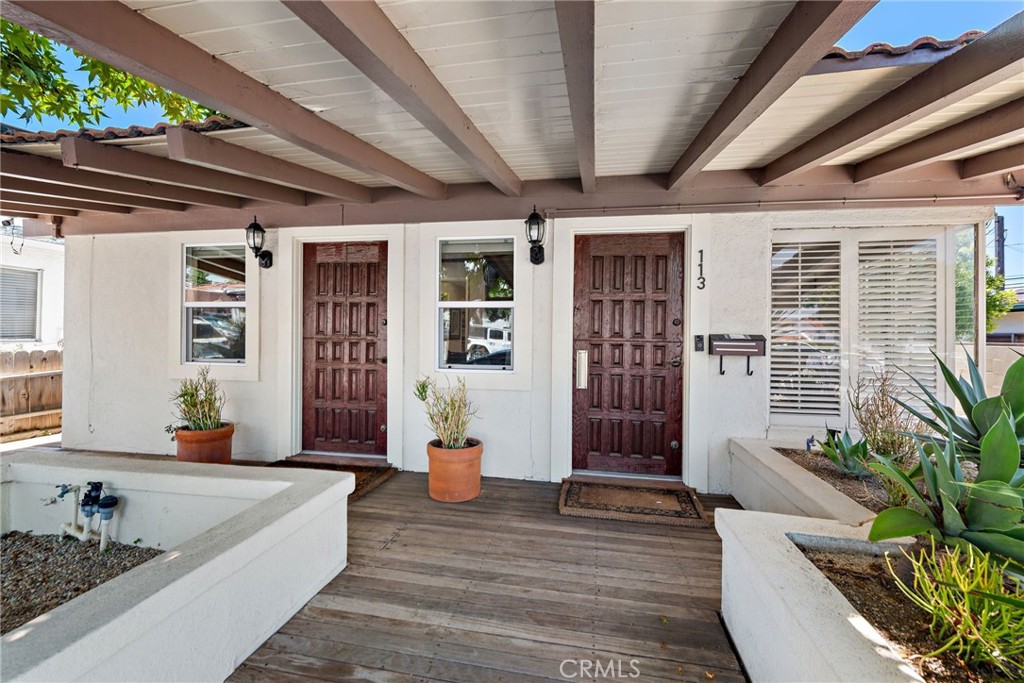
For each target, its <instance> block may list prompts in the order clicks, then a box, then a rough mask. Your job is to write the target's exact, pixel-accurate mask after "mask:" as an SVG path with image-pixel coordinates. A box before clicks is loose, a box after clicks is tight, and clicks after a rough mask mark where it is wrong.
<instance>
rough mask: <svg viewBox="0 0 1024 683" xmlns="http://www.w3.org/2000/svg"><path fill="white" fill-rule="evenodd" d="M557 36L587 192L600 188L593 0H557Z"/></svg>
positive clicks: (583, 180) (582, 180) (570, 112)
mask: <svg viewBox="0 0 1024 683" xmlns="http://www.w3.org/2000/svg"><path fill="white" fill-rule="evenodd" d="M555 18H556V19H557V21H558V38H559V40H560V41H561V44H562V63H563V64H564V69H565V87H566V90H567V91H568V93H569V115H570V117H571V118H572V132H573V135H574V136H575V138H576V158H577V160H578V162H579V167H580V184H581V185H582V186H583V191H584V192H588V193H589V192H596V191H597V177H596V176H597V154H596V149H595V142H594V135H595V133H594V2H593V0H555Z"/></svg>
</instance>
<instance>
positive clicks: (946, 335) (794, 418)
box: [768, 225, 963, 436]
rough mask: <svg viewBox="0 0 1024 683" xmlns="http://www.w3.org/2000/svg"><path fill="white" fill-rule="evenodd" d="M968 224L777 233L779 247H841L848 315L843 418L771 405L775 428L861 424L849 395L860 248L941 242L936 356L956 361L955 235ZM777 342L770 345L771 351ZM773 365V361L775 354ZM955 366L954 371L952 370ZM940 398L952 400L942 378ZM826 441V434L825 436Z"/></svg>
mask: <svg viewBox="0 0 1024 683" xmlns="http://www.w3.org/2000/svg"><path fill="white" fill-rule="evenodd" d="M961 227H963V225H955V226H954V225H950V226H936V225H924V226H914V227H904V226H900V227H898V228H893V227H888V228H887V227H843V228H814V229H776V230H774V231H772V238H771V239H772V244H773V245H774V244H776V243H779V242H800V243H812V242H839V244H840V252H839V253H840V275H839V305H840V310H841V311H842V313H843V314H842V316H841V320H840V325H839V333H840V358H841V360H840V382H841V385H840V414H839V416H838V417H829V416H825V415H800V414H791V413H775V412H772V411H771V407H770V404H769V409H768V421H769V426H770V427H771V428H773V429H783V430H784V429H786V428H790V427H801V428H822V427H824V425H825V422H826V421H827V422H828V425H829V427H833V428H840V429H841V428H844V427H845V428H855V427H856V420H854V418H853V415H852V414H851V411H850V403H849V400H848V398H847V397H848V394H847V390H848V388H849V387H851V386H853V385H854V384H855V383H856V381H857V379H858V373H859V370H858V365H859V363H858V362H857V361H858V358H855V354H856V349H857V348H859V347H858V342H859V340H858V338H857V327H856V325H857V322H856V321H857V319H858V308H857V306H858V275H859V268H858V258H859V243H860V242H862V241H876V240H916V239H920V240H924V239H934V240H935V242H936V250H937V251H936V259H937V262H938V269H937V271H936V287H937V291H938V296H937V297H936V301H937V303H936V322H937V327H936V349H935V352H936V353H937V354H938V355H939V357H940V358H942V359H943V362H945V363H947V364H951V363H952V362H953V358H952V356H953V353H952V351H953V349H954V341H955V340H954V339H953V337H954V336H955V329H956V328H955V324H954V315H955V309H956V302H955V300H954V297H953V296H952V289H951V288H952V281H953V267H954V264H953V259H952V258H951V254H953V250H954V247H953V242H954V240H955V231H956V230H957V229H958V228H961ZM768 307H769V316H770V315H771V297H768ZM770 345H771V340H769V347H770ZM768 363H769V367H770V363H771V357H770V350H769V358H768ZM951 367H952V366H951ZM937 388H938V391H939V393H938V394H937V396H938V397H939V398H940V399H942V400H948V398H949V397H948V396H947V395H946V394H947V393H948V392H947V390H946V389H945V387H944V383H943V382H942V381H941V378H939V381H938V387H937ZM819 436H820V435H819Z"/></svg>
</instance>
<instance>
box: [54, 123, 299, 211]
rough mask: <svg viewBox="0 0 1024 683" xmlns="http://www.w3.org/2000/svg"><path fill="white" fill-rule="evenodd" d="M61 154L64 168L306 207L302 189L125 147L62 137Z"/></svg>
mask: <svg viewBox="0 0 1024 683" xmlns="http://www.w3.org/2000/svg"><path fill="white" fill-rule="evenodd" d="M60 152H61V157H62V158H63V160H64V165H65V166H69V167H71V168H80V169H85V170H87V171H94V172H96V173H106V174H109V175H117V176H126V177H128V178H142V179H145V180H153V181H155V182H158V183H166V184H169V185H179V186H182V187H192V188H195V189H203V190H213V191H214V192H222V193H224V194H229V195H239V196H242V197H249V198H250V199H263V200H266V201H269V202H276V203H278V204H292V205H295V206H305V204H306V193H305V192H303V191H301V190H296V189H294V188H291V187H284V186H282V185H274V184H272V183H267V182H264V181H262V180H253V179H252V178H245V177H243V176H238V175H234V174H232V173H223V172H221V171H212V170H210V169H207V168H197V167H195V166H191V165H189V164H186V163H182V162H180V161H174V160H172V159H165V158H163V157H158V156H153V155H152V154H144V153H143V152H135V151H132V150H131V149H129V148H127V147H115V146H113V145H104V144H101V143H99V142H92V141H91V140H86V139H84V138H64V139H63V140H61V141H60Z"/></svg>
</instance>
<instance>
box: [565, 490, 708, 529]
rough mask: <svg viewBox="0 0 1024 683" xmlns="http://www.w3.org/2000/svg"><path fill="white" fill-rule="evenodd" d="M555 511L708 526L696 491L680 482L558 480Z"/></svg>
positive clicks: (599, 516)
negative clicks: (556, 508)
mask: <svg viewBox="0 0 1024 683" xmlns="http://www.w3.org/2000/svg"><path fill="white" fill-rule="evenodd" d="M558 512H559V514H563V515H570V516H572V517H591V518H596V519H616V520H620V521H624V522H643V523H645V524H668V525H672V526H688V527H697V528H702V529H707V528H710V526H711V525H710V524H708V521H707V518H706V517H705V516H704V508H702V507H701V504H700V500H698V499H697V493H696V492H695V491H694V490H693V489H691V488H690V487H688V486H683V485H682V484H665V483H661V482H657V483H654V482H640V481H632V480H628V479H627V480H623V479H604V480H601V481H597V480H595V479H579V478H574V477H570V478H569V479H563V480H562V493H561V495H560V496H559V498H558Z"/></svg>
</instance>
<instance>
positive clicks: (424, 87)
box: [283, 0, 523, 196]
mask: <svg viewBox="0 0 1024 683" xmlns="http://www.w3.org/2000/svg"><path fill="white" fill-rule="evenodd" d="M283 4H284V5H285V6H287V7H288V9H290V10H291V11H292V13H293V14H295V16H297V17H298V18H299V19H301V20H302V22H303V23H305V24H306V25H307V26H309V28H311V29H313V31H315V32H316V33H317V35H319V36H320V37H321V38H323V39H324V41H325V42H326V43H327V44H328V45H330V46H331V47H333V48H334V49H335V50H337V51H338V53H339V54H341V55H342V56H343V57H344V58H345V59H347V60H348V61H349V62H351V63H352V65H353V66H355V67H356V68H357V69H359V70H360V71H361V72H362V73H363V75H365V76H366V77H367V78H369V79H370V80H371V81H373V83H374V84H375V85H376V86H377V87H378V88H380V89H381V90H383V91H384V92H386V93H387V94H388V95H389V96H390V97H391V99H393V100H394V101H395V102H397V103H398V104H399V105H401V106H402V108H403V109H405V111H407V112H408V113H409V114H410V115H412V117H413V118H415V119H416V120H417V121H419V122H420V123H422V124H423V125H424V127H426V129H427V130H429V131H430V132H431V133H433V134H434V135H435V136H436V137H437V138H438V139H439V140H440V141H441V142H443V143H444V144H445V145H447V146H448V148H449V149H451V150H452V151H453V152H455V153H456V154H457V155H459V157H460V158H461V159H462V160H463V161H465V162H466V163H467V164H469V165H470V166H471V167H472V168H473V169H474V170H475V171H477V173H479V174H480V175H482V176H483V177H484V178H486V179H487V181H488V182H489V183H491V184H492V185H494V186H495V187H497V188H498V189H499V190H501V191H502V192H503V193H505V194H507V195H510V196H516V195H518V194H520V193H521V192H522V187H523V181H522V180H520V178H519V176H517V175H516V174H515V171H513V170H512V169H511V168H510V167H509V165H508V164H506V163H505V160H504V159H502V158H501V155H500V154H498V152H497V151H496V150H495V149H494V147H492V146H491V143H490V142H488V141H487V138H485V137H484V135H483V133H481V132H480V130H479V129H478V128H477V127H476V124H474V123H473V121H472V120H470V118H469V117H468V116H466V113H465V112H464V111H463V110H462V107H460V106H459V105H458V103H457V102H456V101H455V98H454V97H452V96H451V94H450V93H449V92H448V90H447V89H445V87H444V86H443V85H442V84H441V82H440V81H439V80H437V77H436V76H434V72H432V71H431V70H430V67H428V66H427V65H426V63H425V62H424V61H423V58H422V57H420V56H419V55H418V54H417V53H416V50H414V49H413V47H412V46H411V45H410V44H409V41H407V40H406V39H405V36H403V35H402V33H401V31H399V30H398V29H397V28H395V25H394V24H392V23H391V20H390V19H388V16H387V15H386V14H385V13H384V10H382V9H381V8H380V7H379V6H378V5H377V3H376V2H374V1H373V0H348V1H346V2H322V1H321V0H283Z"/></svg>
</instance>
